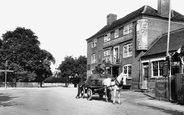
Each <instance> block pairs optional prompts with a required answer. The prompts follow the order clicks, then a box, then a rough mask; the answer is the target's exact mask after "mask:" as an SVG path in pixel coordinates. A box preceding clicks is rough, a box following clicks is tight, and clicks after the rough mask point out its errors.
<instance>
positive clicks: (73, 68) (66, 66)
mask: <svg viewBox="0 0 184 115" xmlns="http://www.w3.org/2000/svg"><path fill="white" fill-rule="evenodd" d="M59 70H60V71H61V76H62V77H65V76H74V75H75V74H77V75H81V76H86V71H87V58H86V57H85V56H79V57H78V58H75V59H74V58H73V57H72V56H66V57H65V58H64V61H62V63H61V64H60V65H59Z"/></svg>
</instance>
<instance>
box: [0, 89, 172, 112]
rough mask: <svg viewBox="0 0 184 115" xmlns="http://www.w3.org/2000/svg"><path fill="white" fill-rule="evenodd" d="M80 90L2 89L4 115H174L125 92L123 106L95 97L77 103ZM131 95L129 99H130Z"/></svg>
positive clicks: (140, 95) (0, 99) (142, 96)
mask: <svg viewBox="0 0 184 115" xmlns="http://www.w3.org/2000/svg"><path fill="white" fill-rule="evenodd" d="M76 93H77V89H76V88H73V86H70V87H68V88H66V87H51V88H16V89H6V90H5V89H2V88H1V89H0V115H171V114H170V113H169V112H168V111H163V110H160V109H155V108H151V107H147V106H142V105H139V104H138V103H136V102H135V100H137V99H143V98H146V97H145V96H144V95H143V94H140V93H137V94H136V96H135V93H134V94H131V92H129V91H125V92H122V96H121V101H122V104H121V105H118V104H112V103H110V102H105V100H99V98H98V97H94V98H93V99H92V101H88V100H86V99H76V98H75V96H76ZM128 95H129V96H128Z"/></svg>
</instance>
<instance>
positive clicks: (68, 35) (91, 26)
mask: <svg viewBox="0 0 184 115" xmlns="http://www.w3.org/2000/svg"><path fill="white" fill-rule="evenodd" d="M183 3H184V2H183V0H172V1H171V4H172V9H174V10H176V11H178V12H179V13H181V14H184V9H183ZM144 5H149V6H151V7H153V8H155V9H157V0H0V15H1V16H0V34H1V36H2V34H4V33H6V31H13V30H15V29H16V27H25V28H27V29H31V30H32V31H33V32H34V33H35V34H36V35H37V36H38V40H39V41H40V42H41V48H42V49H45V50H47V51H49V52H50V53H52V55H53V56H54V57H55V59H56V60H57V65H59V64H60V63H61V61H63V60H64V57H65V56H73V57H78V56H80V55H83V56H84V55H85V56H86V54H87V42H86V39H87V38H89V37H91V36H92V35H93V34H95V33H96V32H97V31H99V30H100V29H101V28H102V27H103V26H105V25H106V16H107V15H108V14H109V13H114V14H117V17H118V19H119V18H122V17H124V16H125V15H127V14H129V13H131V12H132V11H135V10H137V9H138V8H140V7H142V6H144ZM54 67H55V66H52V68H54Z"/></svg>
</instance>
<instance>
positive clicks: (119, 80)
mask: <svg viewBox="0 0 184 115" xmlns="http://www.w3.org/2000/svg"><path fill="white" fill-rule="evenodd" d="M102 84H103V85H104V86H106V87H107V88H110V89H111V90H113V91H114V94H113V104H115V103H116V94H117V93H118V104H121V101H120V97H121V89H122V87H123V85H125V84H126V79H125V76H124V74H123V72H122V73H121V74H120V75H119V76H118V77H116V78H115V79H112V78H106V79H104V80H103V82H102Z"/></svg>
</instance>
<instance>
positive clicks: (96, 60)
mask: <svg viewBox="0 0 184 115" xmlns="http://www.w3.org/2000/svg"><path fill="white" fill-rule="evenodd" d="M168 15H169V0H158V8H157V10H156V9H154V8H152V7H150V6H148V5H145V6H143V7H141V8H139V9H137V10H135V11H133V12H131V13H130V14H128V15H126V16H124V17H122V18H120V19H117V15H115V14H109V15H107V24H106V25H105V26H104V27H102V29H100V30H99V31H98V32H97V33H96V34H94V35H92V36H91V37H89V38H87V39H86V41H87V77H89V76H90V75H91V72H92V70H93V69H94V68H95V67H96V66H102V67H104V70H106V72H108V73H109V74H112V75H113V76H114V77H116V76H118V75H119V74H121V73H123V75H124V77H126V83H127V84H126V85H127V86H130V88H132V89H140V88H142V84H143V82H144V80H145V78H146V75H147V73H146V72H148V73H149V72H150V71H147V69H149V63H148V62H147V60H144V58H141V57H142V56H145V58H147V57H146V53H147V51H149V50H150V48H152V46H153V44H154V43H155V42H157V41H158V40H159V38H161V36H162V35H163V34H164V33H166V32H167V30H168V29H167V28H168ZM183 27H184V16H183V15H182V14H180V13H178V12H176V11H174V10H172V17H171V31H174V30H178V29H181V28H183ZM161 45H162V44H161ZM159 47H160V46H159ZM158 55H159V54H158ZM148 60H149V59H148ZM156 60H157V59H155V61H156ZM155 64H156V63H155ZM104 65H105V66H104ZM142 67H143V68H142ZM142 69H143V70H142ZM142 71H143V72H142ZM155 71H156V70H155ZM152 74H153V73H152ZM156 74H157V73H156V72H154V75H156ZM158 74H160V73H158Z"/></svg>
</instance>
